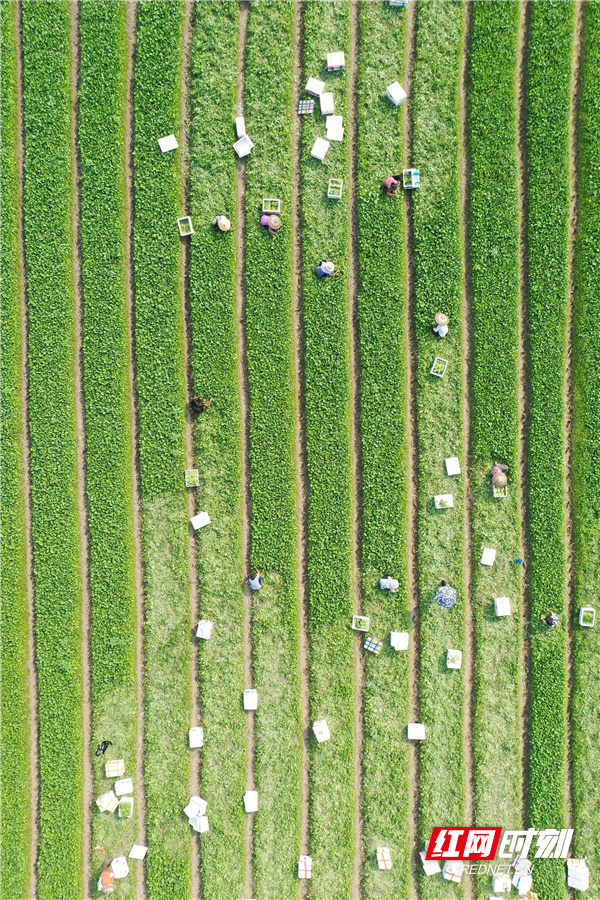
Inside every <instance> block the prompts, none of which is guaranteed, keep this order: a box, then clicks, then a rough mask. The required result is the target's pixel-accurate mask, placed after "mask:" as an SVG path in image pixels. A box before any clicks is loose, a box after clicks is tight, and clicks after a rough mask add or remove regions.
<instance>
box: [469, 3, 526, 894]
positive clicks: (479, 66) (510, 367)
mask: <svg viewBox="0 0 600 900" xmlns="http://www.w3.org/2000/svg"><path fill="white" fill-rule="evenodd" d="M518 23H519V8H518V4H517V3H512V2H509V3H505V2H489V3H479V2H478V3H475V4H474V5H473V14H472V22H471V57H470V66H469V72H468V76H469V93H468V119H467V141H468V160H469V166H470V196H469V210H468V212H469V223H470V228H469V247H468V252H469V254H470V264H471V273H472V294H471V298H470V302H471V316H472V339H473V368H472V384H473V389H472V398H473V402H472V405H471V416H472V419H471V421H472V446H473V455H472V469H471V485H472V488H473V510H472V518H471V527H472V538H473V598H472V608H473V613H474V616H475V706H474V719H473V741H474V756H475V772H474V775H475V818H476V823H477V824H478V825H487V824H489V823H491V822H502V824H503V825H504V827H506V828H513V829H515V828H519V827H520V825H521V824H522V823H521V805H520V800H521V769H520V742H519V732H520V719H519V701H520V679H521V666H522V660H521V621H520V614H521V585H520V568H519V566H518V565H517V564H516V563H515V562H514V560H515V559H516V558H517V557H520V556H522V555H523V553H522V547H521V534H520V521H519V479H520V475H519V471H518V428H519V410H518V368H517V359H518V357H517V354H518V343H519V335H518V321H519V318H518V317H519V281H518V216H517V161H516V64H517V38H518ZM499 171H500V172H502V178H498V172H499ZM498 321H501V322H502V329H501V332H500V333H499V329H498V327H497V322H498ZM496 461H498V462H504V463H507V464H508V466H509V476H508V477H509V482H508V497H507V498H506V499H496V500H495V499H494V498H493V496H492V488H491V477H490V469H491V467H492V466H493V464H494V463H495V462H496ZM485 546H488V547H495V548H496V550H497V551H498V553H497V556H496V562H495V564H494V566H493V568H491V569H488V568H485V567H483V566H481V565H480V563H479V560H480V559H481V552H482V549H483V547H485ZM497 596H502V597H506V596H507V597H509V599H510V606H511V615H510V616H508V617H506V618H504V619H497V618H496V615H495V612H494V603H493V598H494V597H497ZM490 890H491V886H490V878H489V876H481V877H480V878H478V880H477V891H478V896H480V897H482V898H483V897H486V898H487V897H488V896H489V893H490Z"/></svg>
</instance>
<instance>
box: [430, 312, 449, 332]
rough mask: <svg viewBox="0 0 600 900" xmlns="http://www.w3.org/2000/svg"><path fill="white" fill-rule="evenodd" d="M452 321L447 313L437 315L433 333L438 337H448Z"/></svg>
mask: <svg viewBox="0 0 600 900" xmlns="http://www.w3.org/2000/svg"><path fill="white" fill-rule="evenodd" d="M449 321H450V319H449V318H448V316H447V315H446V314H445V313H436V314H435V322H434V323H433V333H434V334H437V336H438V337H446V335H447V334H448V322H449Z"/></svg>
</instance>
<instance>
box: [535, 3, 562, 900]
mask: <svg viewBox="0 0 600 900" xmlns="http://www.w3.org/2000/svg"><path fill="white" fill-rule="evenodd" d="M573 21H574V4H573V3H563V2H548V3H541V4H537V3H534V4H532V7H531V27H530V35H529V41H528V52H529V59H528V70H527V151H528V157H529V167H528V176H529V203H528V216H527V223H526V226H527V240H528V244H529V255H528V265H529V332H530V340H529V357H530V386H531V388H530V389H531V427H530V436H529V448H528V461H529V480H528V492H529V532H530V534H529V544H530V548H531V571H530V583H531V617H532V622H531V643H532V671H531V757H530V806H529V818H530V824H531V825H532V827H534V828H548V827H551V828H561V827H563V826H564V824H565V788H564V786H565V761H566V659H565V649H566V646H565V645H566V630H567V625H566V623H565V621H564V594H565V535H564V527H565V516H564V512H565V493H564V467H563V442H564V435H563V423H564V413H565V409H564V389H565V385H564V377H565V376H564V370H565V353H566V315H567V255H568V222H569V117H570V99H571V92H570V85H571V57H572V49H573ZM548 606H552V607H553V609H555V611H556V612H558V613H559V615H561V616H562V617H563V621H562V625H561V627H559V628H554V629H548V628H547V626H546V625H544V624H543V623H542V622H540V615H541V613H542V611H543V610H544V609H546V608H547V607H548ZM550 696H551V697H552V702H548V698H549V697H550ZM564 878H565V872H564V863H563V862H562V861H559V860H553V861H539V863H538V865H536V878H535V887H536V890H539V892H540V894H543V896H544V897H545V898H547V900H555V898H556V900H558V898H559V897H563V896H564V891H565V885H564Z"/></svg>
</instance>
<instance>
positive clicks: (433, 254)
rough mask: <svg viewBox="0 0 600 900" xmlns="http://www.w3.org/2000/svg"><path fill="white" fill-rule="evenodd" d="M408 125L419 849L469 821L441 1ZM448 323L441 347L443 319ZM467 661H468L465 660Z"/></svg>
mask: <svg viewBox="0 0 600 900" xmlns="http://www.w3.org/2000/svg"><path fill="white" fill-rule="evenodd" d="M416 28H417V32H416V50H415V60H414V72H413V91H412V98H411V100H410V101H407V102H410V110H409V112H410V116H411V120H412V127H413V154H412V155H413V160H414V164H415V166H416V167H417V168H418V169H419V172H420V176H421V188H420V189H419V190H418V191H417V192H415V194H414V196H413V198H412V227H413V235H414V237H413V241H414V312H413V315H414V329H415V334H416V342H417V354H418V373H417V415H418V453H419V524H418V529H419V542H418V561H419V589H420V606H421V626H420V670H421V671H420V681H419V699H420V721H422V722H424V723H425V728H426V734H427V740H426V741H425V742H424V743H423V744H422V745H421V748H420V782H419V786H420V798H419V826H420V838H421V841H423V840H425V839H426V838H428V837H429V836H430V835H431V829H432V827H433V826H434V825H437V824H439V822H442V821H449V820H450V819H452V820H453V821H455V820H459V821H462V819H463V815H464V812H463V811H464V794H465V768H464V766H465V762H464V752H463V709H464V699H465V685H464V675H463V669H461V670H460V671H455V670H452V669H447V668H446V651H447V650H448V649H449V648H455V649H458V650H461V651H463V652H464V641H465V637H464V635H465V602H466V596H465V593H466V592H465V588H466V585H465V580H464V529H465V512H464V503H465V491H464V474H463V475H461V476H459V477H458V478H456V477H455V478H452V479H450V478H449V477H448V476H447V474H446V471H445V467H444V459H445V458H446V457H451V456H457V457H458V458H459V460H461V463H462V459H463V410H462V357H463V351H462V327H461V302H462V277H463V273H462V261H461V235H460V206H459V180H458V173H459V104H458V100H459V85H460V71H461V59H462V49H463V7H462V4H458V3H443V2H431V3H426V4H422V5H421V6H420V7H419V9H418V14H417V24H416ZM436 312H444V313H446V315H448V316H449V318H450V329H449V332H448V335H447V336H446V337H445V338H444V339H443V340H442V339H440V338H438V337H437V336H436V335H434V334H433V332H432V322H433V317H434V315H435V314H436ZM437 355H439V356H440V357H442V358H444V359H446V360H448V367H447V371H446V374H445V375H444V377H443V378H438V377H436V376H433V375H430V373H429V370H430V368H431V365H432V363H433V360H434V358H435V357H436V356H437ZM435 494H453V497H454V508H453V509H446V510H435V509H434V505H433V497H434V495H435ZM441 578H445V579H446V581H447V582H448V584H450V585H452V586H453V587H454V588H456V589H457V591H458V602H457V604H456V605H455V606H454V607H453V608H452V609H443V608H441V607H439V606H438V605H437V603H436V602H435V599H434V598H435V593H436V590H437V588H438V587H439V584H440V579H441ZM464 662H465V663H468V660H466V659H465V661H464ZM441 892H442V887H441V885H440V884H438V883H437V881H436V880H434V879H427V878H423V879H422V880H421V893H422V895H423V896H424V897H426V896H430V897H433V896H435V897H440V896H441V895H442V893H441Z"/></svg>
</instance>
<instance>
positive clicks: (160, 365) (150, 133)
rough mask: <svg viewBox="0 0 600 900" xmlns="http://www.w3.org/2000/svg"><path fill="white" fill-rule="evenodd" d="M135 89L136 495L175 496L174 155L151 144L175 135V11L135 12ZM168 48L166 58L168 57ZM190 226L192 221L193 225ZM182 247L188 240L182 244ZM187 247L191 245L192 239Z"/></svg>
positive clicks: (168, 6)
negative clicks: (138, 483) (138, 484)
mask: <svg viewBox="0 0 600 900" xmlns="http://www.w3.org/2000/svg"><path fill="white" fill-rule="evenodd" d="M138 22H139V27H138V38H137V43H136V81H135V144H134V147H135V153H134V156H135V160H134V161H135V173H136V177H135V224H134V238H135V241H134V253H135V310H136V357H137V370H138V380H137V388H138V393H139V420H140V426H139V427H140V468H141V489H142V496H143V498H144V499H153V498H155V497H157V496H160V495H162V494H164V493H165V492H167V491H171V490H174V489H176V488H179V487H180V485H181V472H182V471H183V469H184V443H183V433H184V432H183V423H184V413H185V402H186V398H185V392H184V384H183V357H182V347H183V319H182V316H181V294H180V283H179V260H180V252H181V239H180V238H179V232H178V231H177V219H178V218H179V217H180V216H182V215H186V214H187V210H182V209H181V208H180V204H181V200H180V188H179V184H180V169H181V156H180V154H181V151H174V152H171V153H161V152H160V149H159V147H158V143H157V141H158V138H160V137H163V136H164V135H166V134H171V133H172V132H174V133H177V132H178V130H179V120H180V116H181V97H180V91H181V66H180V65H178V59H179V57H178V56H177V55H176V54H175V55H174V52H173V51H174V48H176V47H179V46H180V44H181V29H182V4H181V3H180V2H178V0H173V2H170V3H165V2H152V0H142V2H140V4H139V6H138ZM167 48H168V50H167ZM192 221H193V220H192ZM187 240H190V239H189V238H188V239H187ZM191 240H193V238H191Z"/></svg>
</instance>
